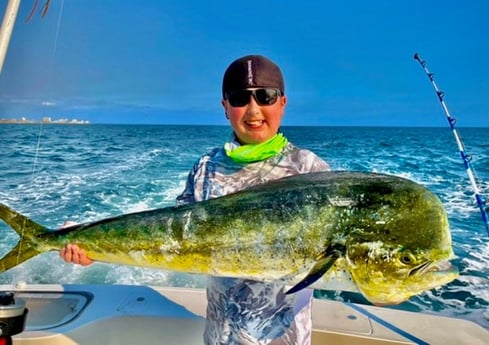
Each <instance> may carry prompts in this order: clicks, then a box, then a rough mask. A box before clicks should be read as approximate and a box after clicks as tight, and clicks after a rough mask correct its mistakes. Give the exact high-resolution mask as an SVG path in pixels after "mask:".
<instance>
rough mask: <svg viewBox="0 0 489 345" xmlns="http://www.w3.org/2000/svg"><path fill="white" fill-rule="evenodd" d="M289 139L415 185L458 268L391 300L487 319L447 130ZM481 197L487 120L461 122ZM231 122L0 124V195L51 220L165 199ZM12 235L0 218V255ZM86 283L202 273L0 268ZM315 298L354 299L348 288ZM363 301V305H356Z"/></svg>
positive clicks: (485, 183)
mask: <svg viewBox="0 0 489 345" xmlns="http://www.w3.org/2000/svg"><path fill="white" fill-rule="evenodd" d="M283 131H284V133H285V134H286V135H287V137H288V138H289V140H291V141H292V142H294V143H295V144H297V145H299V146H302V147H306V148H309V149H311V150H313V151H315V152H316V153H317V154H318V155H319V156H321V157H322V158H324V159H325V160H326V161H328V162H329V163H330V165H331V167H332V168H333V169H335V170H358V171H374V172H382V173H389V174H394V175H399V176H403V177H406V178H409V179H411V180H414V181H417V182H419V183H421V184H424V185H426V186H427V187H428V188H430V189H431V190H432V191H434V192H435V193H436V194H437V195H438V196H439V197H440V199H441V200H442V202H443V204H444V205H445V207H446V210H447V212H448V215H449V221H450V228H451V232H452V238H453V245H454V251H455V254H456V255H457V258H456V259H455V260H454V261H453V262H454V264H455V265H456V266H457V267H458V268H459V270H460V273H461V274H460V277H459V278H458V279H457V280H455V281H454V282H452V283H450V284H448V285H446V286H444V287H441V288H438V289H435V290H432V291H428V292H426V293H423V294H422V295H419V296H416V297H413V298H412V299H410V300H409V301H408V302H405V303H403V304H401V305H398V306H395V308H398V309H404V310H410V311H419V312H426V313H436V314H441V315H446V316H454V317H459V318H464V319H469V320H472V321H475V322H477V323H479V324H481V325H483V326H484V327H486V328H489V236H488V234H487V233H486V230H485V227H484V224H483V222H482V220H481V215H480V212H479V209H478V207H477V205H476V202H475V198H474V194H473V191H472V187H471V185H470V183H469V180H468V177H467V174H466V172H465V169H464V165H463V162H462V160H461V158H460V155H459V153H458V150H457V146H456V143H455V141H454V138H453V135H452V133H451V131H450V130H449V129H448V128H369V127H285V128H283ZM459 132H460V134H461V136H462V137H463V140H464V142H465V145H466V149H467V152H468V153H469V154H471V157H472V164H473V167H474V168H475V171H476V176H477V177H478V184H479V188H480V190H481V192H482V194H483V195H484V196H486V198H487V197H489V128H461V129H459ZM229 135H230V130H229V128H227V127H218V126H215V127H213V126H209V127H206V126H149V125H148V126H142V125H139V126H136V125H40V124H37V125H0V201H1V202H2V203H6V204H8V205H9V206H11V207H12V208H14V209H16V210H18V211H19V212H21V213H24V214H26V215H28V216H30V217H31V218H33V219H34V220H36V221H38V222H39V223H41V224H43V225H45V226H48V227H50V228H57V227H59V226H60V225H61V224H63V223H64V222H65V221H66V220H71V221H75V222H87V221H94V220H98V219H101V218H105V217H108V216H113V215H118V214H122V213H128V212H135V211H140V210H145V209H150V208H157V207H165V206H170V205H174V200H175V197H176V196H177V195H178V194H179V193H180V192H181V191H182V189H183V187H184V183H185V178H186V176H187V173H188V170H189V169H190V168H191V166H192V164H193V163H194V161H195V160H196V159H197V158H198V157H199V156H200V155H201V154H202V153H203V152H204V151H207V150H208V149H210V148H212V147H215V146H218V145H222V143H223V142H224V141H225V140H226V139H227V138H229ZM17 241H18V236H17V235H16V234H15V233H14V232H13V231H12V230H10V228H9V227H7V226H6V225H5V224H4V223H2V222H0V256H3V255H4V254H6V253H7V252H8V251H9V250H10V248H12V247H13V245H14V244H15V243H16V242H17ZM21 281H24V282H27V283H62V284H69V283H90V284H151V285H163V286H169V285H170V286H190V287H203V286H205V282H206V280H205V277H202V276H197V275H187V274H179V273H173V272H167V271H162V270H157V269H145V268H137V267H129V266H119V265H111V264H103V263H95V264H93V265H91V266H89V267H81V266H77V265H71V264H65V263H64V262H63V261H62V260H61V259H60V258H59V257H58V254H57V253H55V252H51V253H45V254H42V255H39V256H37V257H35V258H33V259H31V260H29V261H27V262H26V263H24V264H22V265H20V266H17V267H15V268H14V269H12V270H10V271H8V272H5V273H3V274H0V284H15V283H17V282H21ZM322 295H323V298H331V299H336V300H343V301H353V302H359V303H363V302H365V301H364V300H363V299H362V297H361V296H359V295H358V294H353V293H339V292H326V293H323V294H322ZM365 303H366V302H365Z"/></svg>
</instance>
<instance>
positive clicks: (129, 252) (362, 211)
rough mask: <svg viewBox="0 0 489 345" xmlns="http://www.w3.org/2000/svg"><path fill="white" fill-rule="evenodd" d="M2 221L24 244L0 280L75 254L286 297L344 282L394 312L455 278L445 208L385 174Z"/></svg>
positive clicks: (296, 179)
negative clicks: (227, 280) (73, 220)
mask: <svg viewBox="0 0 489 345" xmlns="http://www.w3.org/2000/svg"><path fill="white" fill-rule="evenodd" d="M0 218H1V219H3V220H4V221H5V222H6V223H7V224H9V225H11V226H12V227H13V228H14V229H15V230H16V231H17V232H18V233H19V234H20V235H21V236H24V238H23V239H22V241H20V242H19V244H18V245H17V246H16V247H15V248H14V249H13V250H12V251H11V252H10V253H8V254H7V255H6V256H5V257H4V258H2V259H1V260H0V271H5V270H7V269H10V268H12V267H14V266H16V265H17V264H19V263H21V262H23V261H25V260H28V259H29V258H31V257H33V256H35V255H37V254H39V253H42V252H44V251H47V250H59V249H61V248H62V247H64V246H65V245H66V244H67V243H76V244H78V245H79V246H80V247H82V248H83V249H84V250H85V251H86V252H87V254H88V256H89V257H90V258H92V259H94V260H98V261H103V262H113V263H119V264H128V265H137V266H144V267H157V268H160V269H168V270H174V271H180V272H187V273H198V274H207V275H214V276H227V277H239V278H245V279H255V280H260V281H276V282H282V283H284V284H290V285H294V288H292V290H291V291H295V290H297V289H301V288H303V287H305V286H307V285H309V284H314V285H313V286H314V287H322V286H327V283H328V281H331V280H341V279H349V280H351V282H352V283H353V285H354V286H355V288H357V289H358V290H359V291H360V292H362V293H363V294H364V296H365V297H366V298H367V299H369V300H370V301H372V302H373V303H376V304H390V303H399V302H400V301H402V300H405V299H406V298H409V297H410V296H412V295H415V294H418V293H421V292H422V291H424V290H427V289H431V288H434V287H437V286H439V285H442V284H445V283H447V282H449V281H451V280H453V279H454V278H455V277H456V276H457V272H456V269H455V268H453V267H452V266H450V265H449V264H447V262H448V260H450V259H451V258H453V250H452V247H451V237H450V232H449V228H448V221H447V216H446V212H445V210H444V208H443V205H442V204H441V202H440V200H439V199H438V198H437V197H436V195H434V194H433V193H432V192H430V191H429V190H428V189H427V188H425V187H424V186H421V185H420V184H417V183H415V182H413V181H410V180H407V179H404V178H400V177H397V176H391V175H384V174H374V173H361V172H323V173H310V174H304V175H297V176H292V177H286V178H283V179H280V180H276V181H272V182H269V183H266V184H263V185H258V186H254V187H251V188H249V189H246V190H244V191H241V192H237V193H234V194H230V195H226V196H223V197H220V198H216V199H211V200H206V201H203V202H199V203H195V204H188V205H181V206H173V207H166V208H160V209H156V210H149V211H143V212H138V213H132V214H126V215H121V216H117V217H112V218H108V219H103V220H100V221H97V222H93V223H85V224H79V225H75V226H72V227H68V228H63V229H60V230H49V229H46V228H44V227H42V226H41V225H39V224H37V223H35V222H33V221H32V220H30V219H28V218H27V217H24V216H22V215H20V214H18V213H17V212H15V211H14V210H11V209H10V208H8V207H7V206H5V205H2V204H0ZM321 277H322V279H320V278H321ZM345 277H346V278H345ZM389 287H390V288H392V289H391V290H392V291H389Z"/></svg>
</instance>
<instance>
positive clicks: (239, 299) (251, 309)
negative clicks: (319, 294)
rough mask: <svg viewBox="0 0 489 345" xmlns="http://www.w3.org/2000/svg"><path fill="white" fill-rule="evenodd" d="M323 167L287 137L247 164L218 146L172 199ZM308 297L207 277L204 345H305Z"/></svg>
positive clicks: (187, 199)
mask: <svg viewBox="0 0 489 345" xmlns="http://www.w3.org/2000/svg"><path fill="white" fill-rule="evenodd" d="M234 144H236V145H239V144H237V143H234ZM325 170H329V166H328V164H327V163H326V162H325V161H323V160H322V159H321V158H319V157H318V156H317V155H315V154H314V153H313V152H311V151H309V150H306V149H300V148H298V147H296V146H295V145H293V144H291V143H290V142H289V143H288V144H287V145H286V146H285V147H284V149H283V150H282V151H281V152H280V153H279V154H277V155H275V156H273V157H271V158H268V159H266V160H263V161H259V162H254V163H248V164H238V163H235V162H234V161H233V160H231V159H230V158H229V157H228V156H227V155H226V153H225V151H224V149H223V148H220V147H219V148H215V149H213V150H211V151H210V152H208V153H206V154H204V155H202V156H201V157H200V159H199V160H198V161H197V162H196V163H195V164H194V166H193V168H192V170H191V171H190V173H189V175H188V179H187V183H186V186H185V189H184V191H183V193H182V194H181V195H179V196H178V197H177V203H178V204H183V203H192V202H199V201H203V200H207V199H211V198H216V197H219V196H223V195H227V194H230V193H234V192H238V191H240V190H243V189H246V188H248V187H250V186H254V185H257V184H263V183H266V182H267V181H271V180H275V179H279V178H282V177H286V176H291V175H297V174H305V173H309V172H317V171H325ZM311 299H312V296H311V291H310V290H303V291H299V292H298V293H295V294H291V295H286V294H285V286H283V285H280V284H273V283H263V282H256V281H251V280H244V279H236V278H222V277H220V278H219V277H210V278H209V284H208V287H207V300H208V306H207V324H206V331H205V334H204V340H205V344H207V345H210V344H310V333H311V328H312V326H311V315H310V314H311Z"/></svg>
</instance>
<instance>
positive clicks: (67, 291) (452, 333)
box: [0, 283, 489, 345]
mask: <svg viewBox="0 0 489 345" xmlns="http://www.w3.org/2000/svg"><path fill="white" fill-rule="evenodd" d="M0 291H3V292H5V291H9V292H13V294H14V296H15V298H16V299H17V300H19V301H24V302H25V308H26V309H27V319H26V324H25V329H24V331H23V332H21V333H19V334H16V335H14V336H13V344H14V345H24V344H25V345H74V344H91V345H96V344H100V345H102V344H103V345H110V344H114V345H116V344H117V345H125V344H127V345H129V344H146V345H151V344H159V345H194V344H196V345H197V344H202V343H203V332H204V327H205V311H206V293H205V289H201V288H182V287H156V286H144V285H71V284H70V285H50V284H40V285H36V284H32V285H31V284H24V283H17V284H16V285H15V286H10V285H0ZM1 316H2V309H1V307H0V320H2V321H3V318H2V317H1ZM1 327H2V326H1V324H0V329H1ZM488 339H489V330H487V329H485V328H484V327H482V326H480V325H478V324H476V323H475V322H471V321H468V320H462V319H458V318H453V317H444V316H437V315H430V314H425V313H419V312H408V311H402V310H395V309H389V308H383V307H375V306H370V305H361V304H356V303H344V302H339V301H332V300H325V299H314V300H313V332H312V344H313V345H320V344H336V345H342V344H348V345H357V344H358V345H360V344H361V345H377V344H378V345H390V344H443V345H450V344H470V345H478V344H480V345H482V344H487V343H488ZM0 343H1V342H0Z"/></svg>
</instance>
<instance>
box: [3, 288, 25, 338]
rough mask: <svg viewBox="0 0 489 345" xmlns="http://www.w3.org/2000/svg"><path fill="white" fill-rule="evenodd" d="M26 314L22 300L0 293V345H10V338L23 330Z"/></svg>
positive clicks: (7, 293) (9, 294) (11, 294)
mask: <svg viewBox="0 0 489 345" xmlns="http://www.w3.org/2000/svg"><path fill="white" fill-rule="evenodd" d="M27 312H28V309H27V308H26V307H25V301H24V300H22V299H19V298H17V299H15V298H14V294H13V293H12V292H0V345H11V344H12V336H13V335H16V334H19V333H21V332H22V331H23V330H24V327H25V321H26V317H27Z"/></svg>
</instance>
